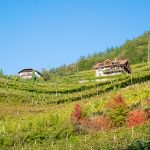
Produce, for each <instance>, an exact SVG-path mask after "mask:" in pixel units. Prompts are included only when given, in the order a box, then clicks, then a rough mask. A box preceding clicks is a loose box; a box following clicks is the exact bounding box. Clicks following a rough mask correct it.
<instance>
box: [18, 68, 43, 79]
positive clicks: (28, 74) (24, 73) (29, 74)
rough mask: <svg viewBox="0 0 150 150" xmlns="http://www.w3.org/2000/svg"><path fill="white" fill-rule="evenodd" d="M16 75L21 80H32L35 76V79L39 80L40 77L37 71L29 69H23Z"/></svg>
mask: <svg viewBox="0 0 150 150" xmlns="http://www.w3.org/2000/svg"><path fill="white" fill-rule="evenodd" d="M18 75H19V77H21V78H23V79H32V78H33V76H35V77H36V78H40V77H41V76H42V74H41V73H40V72H39V71H37V70H34V69H31V68H28V69H23V70H21V71H19V72H18Z"/></svg>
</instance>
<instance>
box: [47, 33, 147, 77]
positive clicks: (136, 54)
mask: <svg viewBox="0 0 150 150" xmlns="http://www.w3.org/2000/svg"><path fill="white" fill-rule="evenodd" d="M149 35H150V31H148V32H145V33H144V34H143V35H141V36H139V37H137V38H134V39H132V40H127V41H126V42H125V43H124V44H123V45H122V46H120V47H116V48H113V47H112V48H108V49H107V50H106V51H105V52H103V53H102V52H99V53H95V54H92V55H88V56H87V57H86V56H81V57H80V59H79V60H78V61H77V62H75V63H74V64H70V65H68V66H66V65H63V66H60V67H58V68H53V69H51V70H50V73H52V74H55V75H56V74H57V75H59V76H64V75H68V74H74V73H75V72H77V71H84V70H90V69H91V68H92V66H93V65H95V64H96V63H97V62H101V61H104V60H105V59H107V58H109V59H114V58H118V59H128V60H129V62H130V63H131V64H137V63H141V62H143V61H144V62H145V61H147V50H148V41H149Z"/></svg>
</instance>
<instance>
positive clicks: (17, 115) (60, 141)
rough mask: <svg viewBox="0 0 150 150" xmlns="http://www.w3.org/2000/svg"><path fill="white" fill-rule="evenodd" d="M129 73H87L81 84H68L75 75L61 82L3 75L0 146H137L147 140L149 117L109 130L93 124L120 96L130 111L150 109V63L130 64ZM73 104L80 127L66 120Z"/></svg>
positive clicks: (86, 149)
mask: <svg viewBox="0 0 150 150" xmlns="http://www.w3.org/2000/svg"><path fill="white" fill-rule="evenodd" d="M88 72H92V71H88ZM88 72H80V76H81V74H82V75H83V74H84V75H83V76H84V77H85V78H86V74H87V73H88ZM132 72H133V73H132V74H131V75H126V74H123V75H119V76H112V77H107V78H104V77H103V78H98V79H99V82H96V80H97V78H95V77H94V76H93V75H92V73H91V75H90V78H89V74H87V78H86V80H88V82H86V83H82V84H81V83H80V84H79V83H77V82H74V83H71V81H72V80H73V79H74V80H76V76H78V74H77V75H76V76H75V77H70V76H68V80H70V79H71V81H69V82H68V81H67V82H63V83H58V82H57V83H54V82H53V83H48V82H41V81H36V82H34V81H25V80H21V79H18V78H15V77H1V78H0V149H4V150H5V149H18V150H19V149H25V150H28V149H40V150H46V149H56V150H57V149H60V150H63V149H64V150H66V149H68V150H70V149H72V150H76V149H77V150H80V149H83V150H88V149H89V150H91V149H93V150H98V149H107V150H109V149H130V147H134V145H138V144H140V143H138V141H139V140H140V142H142V143H144V144H145V145H148V144H150V143H149V140H150V134H149V133H150V132H149V128H150V124H149V121H146V122H145V123H144V124H143V125H141V126H135V127H127V126H128V125H127V124H126V123H125V124H124V125H123V126H121V127H115V126H114V127H113V128H112V127H111V129H108V130H105V126H102V129H100V130H95V129H93V128H91V127H95V125H94V124H95V123H97V122H95V120H97V119H99V117H101V116H102V115H105V114H107V104H108V102H110V101H111V100H112V99H113V97H114V96H116V95H118V94H121V95H122V96H123V98H124V99H125V103H126V105H127V108H128V109H129V110H130V111H134V110H136V109H137V108H139V109H143V110H144V109H149V104H148V103H146V101H145V100H148V99H149V98H150V82H149V80H150V66H148V65H147V64H146V63H143V64H138V65H134V66H132ZM100 79H102V80H100ZM103 79H105V80H103ZM65 80H66V79H65ZM76 103H78V104H80V106H81V109H82V116H81V117H82V119H81V118H80V121H82V123H81V122H79V124H80V125H79V124H78V122H77V123H75V124H74V123H73V122H72V121H71V119H70V118H71V114H72V112H73V110H74V107H75V104H76ZM78 114H80V112H78ZM88 121H90V122H88ZM89 124H90V126H89ZM78 127H79V128H78ZM96 127H97V125H96ZM103 128H104V129H103ZM147 147H148V146H147Z"/></svg>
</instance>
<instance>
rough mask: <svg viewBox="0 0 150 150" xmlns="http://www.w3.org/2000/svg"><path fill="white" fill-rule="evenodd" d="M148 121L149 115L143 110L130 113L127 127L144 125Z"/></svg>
mask: <svg viewBox="0 0 150 150" xmlns="http://www.w3.org/2000/svg"><path fill="white" fill-rule="evenodd" d="M147 119H148V116H147V113H146V112H145V111H144V110H142V109H137V110H134V111H131V112H129V114H128V118H127V125H128V126H129V127H132V126H137V125H141V124H143V123H144V122H145V121H146V120H147Z"/></svg>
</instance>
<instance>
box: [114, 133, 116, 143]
mask: <svg viewBox="0 0 150 150" xmlns="http://www.w3.org/2000/svg"><path fill="white" fill-rule="evenodd" d="M114 142H116V136H115V134H114Z"/></svg>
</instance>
